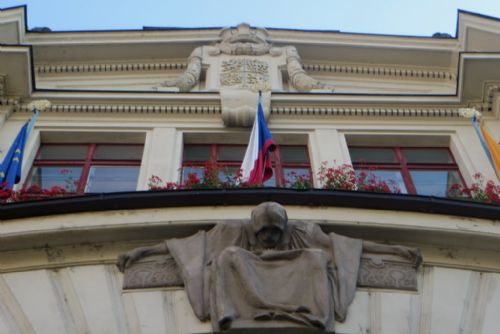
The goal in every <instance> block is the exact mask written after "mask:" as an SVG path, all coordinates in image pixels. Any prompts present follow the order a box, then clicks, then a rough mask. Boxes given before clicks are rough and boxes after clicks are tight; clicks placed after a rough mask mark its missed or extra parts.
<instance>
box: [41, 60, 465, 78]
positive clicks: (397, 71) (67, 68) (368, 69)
mask: <svg viewBox="0 0 500 334" xmlns="http://www.w3.org/2000/svg"><path fill="white" fill-rule="evenodd" d="M187 65H188V64H187V63H186V62H168V63H167V62H153V63H144V62H133V63H101V64H58V65H50V64H39V65H35V72H36V73H37V74H58V73H61V74H62V73H66V74H67V73H106V72H138V71H165V70H167V71H175V70H185V69H186V68H187ZM302 67H303V68H304V70H305V71H309V72H319V73H323V72H325V73H328V72H329V73H345V74H355V75H368V76H390V77H402V78H417V79H426V80H448V81H453V80H455V79H456V75H455V74H454V73H452V72H450V71H442V70H433V69H422V68H411V67H389V66H364V65H356V64H318V63H307V62H303V63H302Z"/></svg>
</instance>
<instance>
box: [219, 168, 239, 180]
mask: <svg viewBox="0 0 500 334" xmlns="http://www.w3.org/2000/svg"><path fill="white" fill-rule="evenodd" d="M239 170H240V167H233V166H222V167H221V168H220V170H219V181H221V182H227V183H231V184H234V183H235V181H236V174H237V173H238V171H239Z"/></svg>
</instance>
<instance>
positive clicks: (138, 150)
mask: <svg viewBox="0 0 500 334" xmlns="http://www.w3.org/2000/svg"><path fill="white" fill-rule="evenodd" d="M142 150H143V147H142V145H141V146H139V145H98V146H97V147H96V150H95V153H94V159H96V160H141V159H142Z"/></svg>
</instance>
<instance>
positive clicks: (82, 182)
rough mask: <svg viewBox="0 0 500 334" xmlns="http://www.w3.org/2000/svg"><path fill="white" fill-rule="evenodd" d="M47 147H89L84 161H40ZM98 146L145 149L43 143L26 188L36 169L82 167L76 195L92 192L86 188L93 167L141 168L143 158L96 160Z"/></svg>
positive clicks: (114, 144)
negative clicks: (86, 190)
mask: <svg viewBox="0 0 500 334" xmlns="http://www.w3.org/2000/svg"><path fill="white" fill-rule="evenodd" d="M46 146H60V147H62V146H87V152H86V154H85V158H84V159H80V160H76V159H75V160H64V159H47V160H39V158H40V155H41V154H42V150H43V148H44V147H46ZM98 146H141V147H143V148H144V144H135V143H134V144H131V143H125V144H121V143H88V142H86V143H85V142H84V143H79V142H78V143H42V144H40V147H38V150H37V153H36V155H35V159H34V160H33V163H32V165H31V168H30V171H29V173H28V176H27V178H26V181H25V184H24V186H25V187H27V186H29V182H30V180H31V177H32V174H33V170H34V169H35V168H36V167H61V168H65V167H81V168H82V172H81V174H80V178H79V180H78V183H76V191H75V192H72V193H75V194H80V195H83V194H86V193H90V192H85V188H86V186H87V182H88V177H89V173H90V170H91V168H92V167H93V166H111V167H112V166H139V167H140V166H141V161H142V157H141V159H139V160H116V159H113V160H109V159H95V158H94V155H95V152H96V150H97V147H98Z"/></svg>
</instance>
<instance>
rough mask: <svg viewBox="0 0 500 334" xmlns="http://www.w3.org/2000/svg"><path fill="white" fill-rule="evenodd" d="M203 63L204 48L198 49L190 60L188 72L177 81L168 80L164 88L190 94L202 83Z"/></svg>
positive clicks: (164, 83) (192, 53) (163, 84)
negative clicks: (172, 88)
mask: <svg viewBox="0 0 500 334" xmlns="http://www.w3.org/2000/svg"><path fill="white" fill-rule="evenodd" d="M201 61H202V47H197V48H196V49H194V50H193V52H191V55H190V56H189V58H188V65H187V68H186V71H185V72H184V73H183V74H182V75H181V76H179V77H178V78H177V79H175V80H167V81H165V82H163V83H162V86H163V87H175V88H177V89H178V90H179V91H180V92H189V91H190V90H191V89H193V87H194V86H196V85H197V84H198V82H199V81H200V75H201V65H202V64H201Z"/></svg>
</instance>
